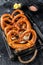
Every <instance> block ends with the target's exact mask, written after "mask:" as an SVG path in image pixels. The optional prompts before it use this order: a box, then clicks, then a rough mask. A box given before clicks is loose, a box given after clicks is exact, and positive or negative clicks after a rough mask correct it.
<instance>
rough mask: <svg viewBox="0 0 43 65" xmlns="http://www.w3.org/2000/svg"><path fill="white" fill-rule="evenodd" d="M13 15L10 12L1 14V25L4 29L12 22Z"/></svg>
mask: <svg viewBox="0 0 43 65" xmlns="http://www.w3.org/2000/svg"><path fill="white" fill-rule="evenodd" d="M11 20H12V16H11V15H10V14H3V15H2V16H1V27H2V29H3V30H4V29H5V27H6V26H7V25H10V24H12V21H11Z"/></svg>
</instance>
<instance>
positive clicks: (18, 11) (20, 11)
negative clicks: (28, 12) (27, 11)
mask: <svg viewBox="0 0 43 65" xmlns="http://www.w3.org/2000/svg"><path fill="white" fill-rule="evenodd" d="M16 13H18V14H24V12H23V11H22V10H19V9H17V10H14V11H13V13H12V17H14V16H15V15H16Z"/></svg>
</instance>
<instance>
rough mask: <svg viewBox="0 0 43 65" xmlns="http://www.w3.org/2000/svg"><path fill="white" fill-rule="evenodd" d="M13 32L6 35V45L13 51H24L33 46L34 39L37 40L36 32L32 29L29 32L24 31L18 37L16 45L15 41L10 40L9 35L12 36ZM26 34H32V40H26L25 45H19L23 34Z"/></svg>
mask: <svg viewBox="0 0 43 65" xmlns="http://www.w3.org/2000/svg"><path fill="white" fill-rule="evenodd" d="M14 32H15V31H14V30H12V31H10V32H9V33H8V34H7V39H8V42H9V43H8V44H9V46H10V47H12V48H13V49H16V50H18V51H19V50H25V49H28V48H31V47H33V46H34V44H35V42H36V39H37V35H36V32H35V31H34V30H32V29H30V30H29V31H25V32H24V33H23V34H22V35H21V36H20V37H19V39H18V40H19V41H18V43H16V42H15V41H12V39H11V37H12V36H11V35H12V34H14ZM27 33H32V39H31V40H28V41H27V43H25V44H19V43H20V42H21V41H22V39H23V37H24V36H25V34H27Z"/></svg>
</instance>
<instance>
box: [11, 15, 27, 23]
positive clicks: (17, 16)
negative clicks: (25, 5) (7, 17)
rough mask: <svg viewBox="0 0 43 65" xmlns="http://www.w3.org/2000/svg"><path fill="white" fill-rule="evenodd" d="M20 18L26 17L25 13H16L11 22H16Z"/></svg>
mask: <svg viewBox="0 0 43 65" xmlns="http://www.w3.org/2000/svg"><path fill="white" fill-rule="evenodd" d="M20 18H22V19H23V18H25V19H27V17H26V16H25V15H23V14H18V15H16V16H15V17H14V18H13V20H12V22H13V23H16V22H17V21H18V20H19V19H20Z"/></svg>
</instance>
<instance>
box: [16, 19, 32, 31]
mask: <svg viewBox="0 0 43 65" xmlns="http://www.w3.org/2000/svg"><path fill="white" fill-rule="evenodd" d="M16 24H17V26H18V27H20V29H24V30H29V29H31V28H32V27H31V24H30V22H29V20H26V19H25V18H23V20H22V18H20V19H19V20H18V21H17V23H16Z"/></svg>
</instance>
